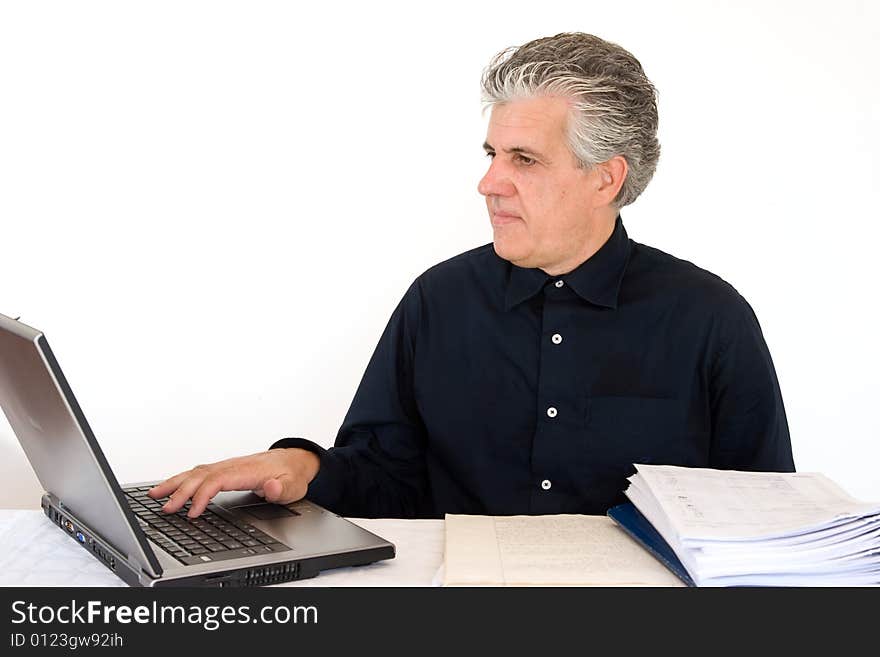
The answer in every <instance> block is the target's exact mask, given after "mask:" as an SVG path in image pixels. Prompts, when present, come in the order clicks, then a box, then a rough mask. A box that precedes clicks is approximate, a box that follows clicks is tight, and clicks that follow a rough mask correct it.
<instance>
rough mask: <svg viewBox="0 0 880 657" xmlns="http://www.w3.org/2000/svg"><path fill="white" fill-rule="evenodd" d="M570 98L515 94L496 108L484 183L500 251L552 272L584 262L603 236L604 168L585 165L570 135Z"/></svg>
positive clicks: (482, 190) (483, 191)
mask: <svg viewBox="0 0 880 657" xmlns="http://www.w3.org/2000/svg"><path fill="white" fill-rule="evenodd" d="M568 112H569V105H568V102H567V101H566V100H565V99H563V98H557V97H545V98H529V99H522V100H515V101H511V102H508V103H504V104H499V105H495V106H494V107H493V108H492V116H491V118H490V119H489V130H488V134H487V137H486V143H485V145H484V146H485V148H486V153H487V154H488V155H489V156H490V157H491V158H492V162H491V164H490V166H489V170H488V171H487V172H486V175H485V176H483V179H482V180H480V184H479V186H478V190H479V192H480V194H482V195H484V196H485V197H486V207H487V208H488V210H489V218H490V220H491V222H492V230H493V232H494V242H495V252H496V253H497V254H498V255H499V256H500V257H501V258H504V259H505V260H509V261H511V262H512V263H514V264H515V265H518V266H520V267H540V268H541V269H543V270H545V271H547V272H548V273H551V274H557V273H565V272H566V271H568V269H565V267H567V266H569V265H572V268H573V266H576V265H577V264H580V263H579V262H576V261H577V254H578V252H579V251H582V250H583V249H584V245H585V244H588V243H590V242H591V241H593V240H594V239H595V233H596V231H597V230H598V229H599V228H600V227H599V225H598V221H597V220H596V210H597V208H596V204H597V199H596V198H595V196H596V195H595V190H596V181H597V177H599V176H600V175H601V174H600V172H599V171H598V170H597V169H593V170H592V171H587V170H585V169H582V168H580V167H579V166H578V165H577V161H576V160H575V157H574V155H572V153H571V151H570V150H569V148H568V145H567V141H566V133H565V130H566V126H567V122H568V116H569V114H568Z"/></svg>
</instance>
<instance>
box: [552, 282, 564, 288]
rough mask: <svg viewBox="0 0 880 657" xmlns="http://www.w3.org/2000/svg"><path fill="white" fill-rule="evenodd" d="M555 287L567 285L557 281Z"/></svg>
mask: <svg viewBox="0 0 880 657" xmlns="http://www.w3.org/2000/svg"><path fill="white" fill-rule="evenodd" d="M554 285H555V286H556V287H562V286H563V285H565V283H563V282H562V281H556V282H555V283H554Z"/></svg>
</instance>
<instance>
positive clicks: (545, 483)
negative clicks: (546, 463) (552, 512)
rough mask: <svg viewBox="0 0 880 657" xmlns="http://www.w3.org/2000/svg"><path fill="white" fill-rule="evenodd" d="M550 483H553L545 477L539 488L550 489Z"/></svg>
mask: <svg viewBox="0 0 880 657" xmlns="http://www.w3.org/2000/svg"><path fill="white" fill-rule="evenodd" d="M552 485H553V484H551V483H550V480H549V479H545V480H544V481H542V482H541V488H543V489H544V490H550V486H552Z"/></svg>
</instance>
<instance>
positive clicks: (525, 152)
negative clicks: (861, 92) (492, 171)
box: [483, 141, 547, 160]
mask: <svg viewBox="0 0 880 657" xmlns="http://www.w3.org/2000/svg"><path fill="white" fill-rule="evenodd" d="M483 150H484V151H486V152H487V153H488V152H489V151H494V150H495V148H494V147H493V146H492V144H490V143H489V142H488V141H486V142H483ZM503 150H504V152H505V153H519V154H521V155H527V156H530V157H531V156H534V157H535V158H537V159H539V160H546V159H547V158H546V157H544V155H543V154H541V153H539V152H538V151H533V150H532V149H530V148H526V147H524V146H512V147H511V148H505V149H503Z"/></svg>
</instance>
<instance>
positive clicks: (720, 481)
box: [609, 465, 880, 586]
mask: <svg viewBox="0 0 880 657" xmlns="http://www.w3.org/2000/svg"><path fill="white" fill-rule="evenodd" d="M636 470H637V473H636V474H635V475H633V476H632V477H630V478H629V481H630V485H629V487H628V488H627V490H626V491H625V492H626V496H627V497H628V498H629V499H630V500H631V501H632V503H633V504H634V505H635V507H636V508H637V509H638V511H640V512H641V514H642V515H643V516H644V517H645V518H646V519H647V520H648V521H649V522H650V523H651V525H653V527H654V529H656V530H657V532H658V533H659V534H660V536H661V537H662V538H663V540H665V542H666V543H667V544H668V546H669V547H670V548H671V549H672V551H673V552H674V553H675V555H676V556H677V557H678V559H679V561H680V562H681V565H682V566H683V567H684V569H685V570H686V571H687V574H688V575H690V577H691V579H692V580H693V582H694V583H695V584H696V585H697V586H866V585H878V584H880V504H876V503H875V504H870V503H865V502H860V501H858V500H855V499H853V498H851V497H850V496H848V495H847V494H846V493H844V492H843V490H841V488H840V487H838V486H837V485H836V484H835V483H834V482H832V481H831V480H829V479H828V478H827V477H825V476H823V475H821V474H817V473H777V472H739V471H732V470H710V469H705V468H682V467H675V466H657V465H636ZM612 511H613V510H612ZM612 511H609V515H611V516H612V518H613V517H614V516H615V514H614V513H613V512H612ZM622 525H623V526H624V528H625V529H626V526H625V524H623V523H622ZM633 535H634V536H635V537H636V538H639V537H638V536H636V535H635V533H634V534H633ZM644 543H647V541H643V544H644ZM645 546H646V547H649V549H650V546H649V545H645ZM664 547H665V546H664ZM652 551H653V550H652ZM655 553H656V552H655ZM667 565H670V564H667ZM670 568H672V566H671V565H670Z"/></svg>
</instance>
